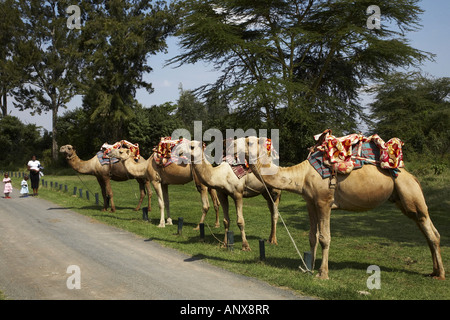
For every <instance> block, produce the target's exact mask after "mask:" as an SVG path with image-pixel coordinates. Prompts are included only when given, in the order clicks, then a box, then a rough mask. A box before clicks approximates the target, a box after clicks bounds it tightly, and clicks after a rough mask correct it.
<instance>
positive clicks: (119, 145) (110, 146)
mask: <svg viewBox="0 0 450 320" xmlns="http://www.w3.org/2000/svg"><path fill="white" fill-rule="evenodd" d="M119 148H128V149H130V150H131V152H132V153H133V154H134V160H136V161H137V160H139V158H140V157H141V155H140V153H139V144H137V143H136V144H133V143H131V142H129V141H127V140H121V141H118V142H116V143H114V144H108V143H107V142H105V143H104V144H103V145H102V147H101V151H103V158H108V153H109V152H110V151H111V150H112V149H119Z"/></svg>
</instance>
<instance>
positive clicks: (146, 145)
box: [127, 103, 183, 158]
mask: <svg viewBox="0 0 450 320" xmlns="http://www.w3.org/2000/svg"><path fill="white" fill-rule="evenodd" d="M176 109H177V106H176V105H173V104H171V103H164V104H161V105H154V106H152V107H150V108H144V107H143V106H141V105H139V106H138V107H137V108H136V110H135V112H136V119H135V120H134V121H132V122H131V123H130V124H129V126H128V132H129V134H128V139H127V140H129V141H130V142H132V143H138V144H139V149H140V152H141V154H142V155H143V156H144V157H145V158H147V157H149V156H150V155H151V154H152V152H153V151H152V150H153V147H155V146H156V145H158V143H159V141H160V139H161V137H169V136H171V134H172V132H173V131H174V130H175V129H178V128H181V127H183V122H182V120H181V119H180V118H179V117H178V116H177V115H176V114H175V111H176Z"/></svg>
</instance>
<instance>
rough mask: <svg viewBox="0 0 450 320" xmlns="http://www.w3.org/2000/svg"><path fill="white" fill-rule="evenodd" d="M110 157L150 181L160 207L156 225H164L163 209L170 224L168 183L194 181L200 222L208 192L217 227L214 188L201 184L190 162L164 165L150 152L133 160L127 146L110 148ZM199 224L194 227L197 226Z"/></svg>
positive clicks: (135, 174)
mask: <svg viewBox="0 0 450 320" xmlns="http://www.w3.org/2000/svg"><path fill="white" fill-rule="evenodd" d="M109 155H110V156H111V157H114V158H118V159H120V160H121V161H122V163H123V165H124V166H125V168H126V170H127V171H128V172H129V173H130V174H132V175H133V176H136V177H141V178H146V179H148V180H149V181H151V182H152V184H153V187H154V188H155V191H156V194H157V196H158V204H159V208H160V214H161V218H160V222H159V225H158V227H161V228H163V227H165V224H166V223H165V221H164V209H166V211H167V224H168V225H171V224H172V218H171V217H170V206H169V190H168V186H169V185H174V184H178V185H179V184H186V183H189V182H191V181H194V183H195V186H196V188H197V191H198V192H199V193H200V195H201V201H202V216H201V218H200V222H199V224H200V223H204V221H205V218H206V214H207V213H208V210H209V199H208V193H209V194H210V196H211V199H212V202H213V205H214V209H215V211H216V221H215V224H214V227H216V228H218V227H219V226H220V224H219V206H220V203H219V199H218V197H217V193H216V191H215V190H213V189H211V188H208V187H207V186H205V185H203V184H201V183H200V182H199V180H198V179H197V177H196V175H195V174H193V172H192V170H191V166H190V164H179V165H178V164H175V163H172V164H170V165H168V166H166V167H164V166H161V165H158V164H157V163H156V162H155V161H154V154H152V155H151V156H150V157H149V158H148V159H147V160H146V161H141V162H136V161H134V154H133V152H132V151H131V150H129V149H127V148H118V149H112V150H111V151H110V153H109ZM199 224H198V225H197V227H195V228H194V229H198V228H199Z"/></svg>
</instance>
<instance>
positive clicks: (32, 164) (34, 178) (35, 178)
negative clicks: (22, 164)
mask: <svg viewBox="0 0 450 320" xmlns="http://www.w3.org/2000/svg"><path fill="white" fill-rule="evenodd" d="M27 166H28V170H30V180H31V188H32V189H33V196H37V195H38V189H39V171H40V166H41V163H40V162H39V161H38V160H36V156H33V157H31V160H30V161H28V164H27Z"/></svg>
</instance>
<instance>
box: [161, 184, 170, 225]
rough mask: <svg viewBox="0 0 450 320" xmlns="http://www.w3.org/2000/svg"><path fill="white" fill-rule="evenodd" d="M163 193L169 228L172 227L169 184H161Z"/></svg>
mask: <svg viewBox="0 0 450 320" xmlns="http://www.w3.org/2000/svg"><path fill="white" fill-rule="evenodd" d="M161 188H162V193H163V199H164V206H165V207H166V212H167V222H166V224H168V225H169V226H171V225H172V218H171V217H170V201H169V185H167V184H163V183H162V184H161Z"/></svg>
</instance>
